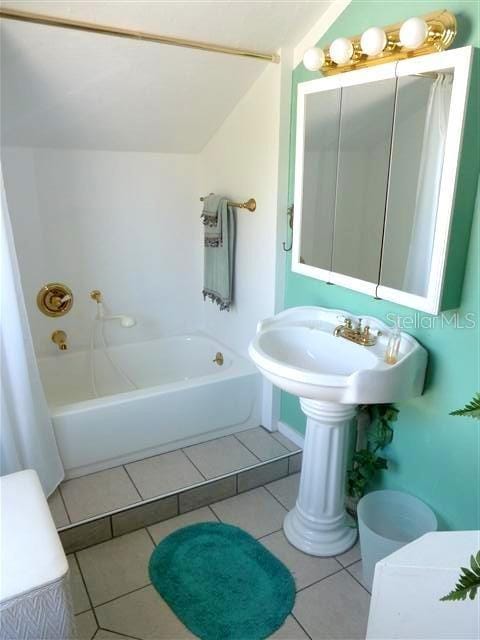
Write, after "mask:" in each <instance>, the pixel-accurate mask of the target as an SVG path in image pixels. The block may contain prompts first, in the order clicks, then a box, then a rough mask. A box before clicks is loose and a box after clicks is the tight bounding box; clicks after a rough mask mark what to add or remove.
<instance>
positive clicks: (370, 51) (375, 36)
mask: <svg viewBox="0 0 480 640" xmlns="http://www.w3.org/2000/svg"><path fill="white" fill-rule="evenodd" d="M360 46H361V48H362V51H363V53H365V54H367V56H378V54H379V53H382V51H383V50H384V49H385V47H386V46H387V34H386V33H385V31H384V30H383V29H380V28H379V27H370V29H367V30H366V31H365V32H364V33H363V34H362V37H361V38H360Z"/></svg>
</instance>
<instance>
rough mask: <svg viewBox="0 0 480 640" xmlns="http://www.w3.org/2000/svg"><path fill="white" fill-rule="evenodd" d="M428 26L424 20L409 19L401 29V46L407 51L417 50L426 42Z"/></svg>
mask: <svg viewBox="0 0 480 640" xmlns="http://www.w3.org/2000/svg"><path fill="white" fill-rule="evenodd" d="M427 35H428V25H427V23H426V22H425V20H422V18H409V19H408V20H405V22H404V23H403V24H402V26H401V27H400V44H401V45H402V47H405V49H416V48H417V47H420V46H421V45H422V44H423V43H424V42H425V40H426V38H427Z"/></svg>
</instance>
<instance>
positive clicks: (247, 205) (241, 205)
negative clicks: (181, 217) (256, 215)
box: [200, 194, 257, 213]
mask: <svg viewBox="0 0 480 640" xmlns="http://www.w3.org/2000/svg"><path fill="white" fill-rule="evenodd" d="M210 195H213V194H210ZM204 200H205V198H200V202H203V201H204ZM228 204H229V205H230V206H231V207H236V208H237V209H248V210H249V211H250V212H251V213H253V212H254V211H255V209H256V208H257V203H256V201H255V198H250V199H249V200H247V201H246V202H232V201H231V200H229V201H228Z"/></svg>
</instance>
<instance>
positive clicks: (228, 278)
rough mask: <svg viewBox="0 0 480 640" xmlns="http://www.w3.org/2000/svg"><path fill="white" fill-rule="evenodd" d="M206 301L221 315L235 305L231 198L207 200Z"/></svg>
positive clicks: (204, 218) (219, 197)
mask: <svg viewBox="0 0 480 640" xmlns="http://www.w3.org/2000/svg"><path fill="white" fill-rule="evenodd" d="M201 219H202V222H203V224H204V273H203V292H202V293H203V299H204V300H205V299H206V298H210V300H211V301H212V302H216V303H217V304H218V306H219V307H220V311H224V310H226V311H230V307H231V306H232V304H233V270H234V262H235V213H234V211H233V209H232V207H230V206H229V205H228V200H227V198H222V197H221V196H216V195H213V194H211V195H209V196H208V197H206V198H205V204H204V207H203V213H202V215H201Z"/></svg>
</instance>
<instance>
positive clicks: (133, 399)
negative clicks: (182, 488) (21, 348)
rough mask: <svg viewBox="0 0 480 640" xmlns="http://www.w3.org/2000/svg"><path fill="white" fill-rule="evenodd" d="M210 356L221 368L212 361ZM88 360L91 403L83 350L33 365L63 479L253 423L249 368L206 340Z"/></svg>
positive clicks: (255, 394) (141, 345) (254, 378)
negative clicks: (46, 406)
mask: <svg viewBox="0 0 480 640" xmlns="http://www.w3.org/2000/svg"><path fill="white" fill-rule="evenodd" d="M106 351H108V355H109V356H110V359H109V358H108V357H107V356H106ZM217 351H221V352H222V353H223V356H224V364H223V366H221V367H219V366H218V365H217V364H216V363H215V362H213V358H214V357H215V353H216V352H217ZM92 355H93V358H94V366H95V375H96V378H95V379H96V389H97V392H98V395H99V397H97V398H95V396H94V394H93V389H92V384H91V378H90V375H89V361H90V357H91V354H90V352H89V350H88V349H87V350H85V351H80V350H76V351H70V352H67V353H66V354H65V359H64V358H58V357H57V356H47V357H42V358H39V359H38V364H39V369H40V376H41V379H42V382H43V386H44V389H45V395H46V397H47V402H48V404H49V407H50V412H51V416H52V422H53V428H54V432H55V437H56V441H57V443H58V448H59V451H60V455H61V457H62V461H63V464H64V467H65V473H66V476H67V478H73V477H76V476H81V475H85V474H86V473H92V472H94V471H100V470H101V469H109V468H111V467H112V466H115V465H119V464H124V463H125V462H131V461H132V460H138V459H139V458H144V457H145V456H147V455H148V456H152V455H156V454H159V453H165V452H166V451H172V450H173V449H178V448H179V447H183V446H189V445H191V444H197V443H198V442H204V441H205V440H208V439H212V438H218V437H219V436H222V435H230V434H231V433H234V432H237V431H240V430H242V429H251V428H252V427H255V426H258V424H259V423H260V410H261V406H260V397H261V393H260V391H261V385H262V380H261V376H260V375H259V373H258V371H257V370H256V368H255V366H254V365H253V364H252V363H251V362H250V361H249V360H248V359H247V358H243V357H241V356H238V355H237V354H236V353H234V352H233V351H230V349H227V348H225V347H224V346H223V345H221V344H220V343H219V342H217V341H216V340H214V339H212V338H209V337H208V336H206V335H203V334H200V333H199V334H192V335H185V336H174V337H171V338H159V339H155V340H147V341H145V342H133V343H130V344H122V345H114V346H109V347H108V350H105V349H95V350H94V351H93V354H92ZM112 361H113V363H114V366H112ZM129 381H131V382H133V384H134V386H135V387H136V388H132V384H131V383H130V382H129ZM213 405H215V412H214V413H212V411H211V410H210V409H211V407H212V406H213ZM132 425H135V428H134V429H133V428H132Z"/></svg>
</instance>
